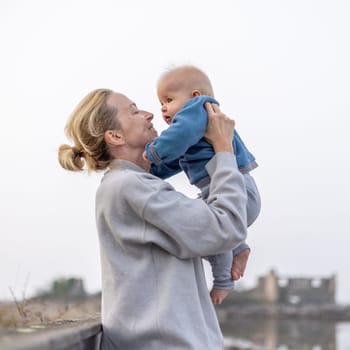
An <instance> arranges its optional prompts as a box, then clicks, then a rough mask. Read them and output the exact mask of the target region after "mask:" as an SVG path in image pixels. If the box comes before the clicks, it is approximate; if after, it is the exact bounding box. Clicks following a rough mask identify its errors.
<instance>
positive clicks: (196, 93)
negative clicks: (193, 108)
mask: <svg viewBox="0 0 350 350" xmlns="http://www.w3.org/2000/svg"><path fill="white" fill-rule="evenodd" d="M200 95H202V94H201V92H200V91H199V90H193V91H192V97H196V96H200Z"/></svg>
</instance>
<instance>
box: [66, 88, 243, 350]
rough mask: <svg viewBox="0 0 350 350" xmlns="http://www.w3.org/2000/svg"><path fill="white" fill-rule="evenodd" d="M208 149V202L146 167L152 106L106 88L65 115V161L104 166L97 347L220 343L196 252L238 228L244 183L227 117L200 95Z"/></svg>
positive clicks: (213, 247)
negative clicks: (210, 151) (100, 329)
mask: <svg viewBox="0 0 350 350" xmlns="http://www.w3.org/2000/svg"><path fill="white" fill-rule="evenodd" d="M206 108H207V110H208V114H209V118H208V120H209V121H208V127H207V132H206V135H205V137H206V139H207V140H208V141H209V142H210V143H211V144H212V145H213V148H214V150H215V152H216V155H215V156H214V157H213V159H211V160H210V161H209V162H208V164H207V166H206V168H207V171H208V173H209V175H210V176H211V185H210V193H209V197H208V200H207V203H205V202H204V201H202V200H200V199H190V198H187V197H186V196H184V195H183V194H181V193H179V192H177V191H175V190H174V188H173V187H172V186H171V185H170V184H168V183H167V182H165V181H163V180H161V179H159V178H157V177H155V176H154V175H152V174H150V173H149V163H148V162H147V160H145V159H144V158H143V157H142V154H143V152H144V149H145V145H146V143H148V142H151V141H152V140H153V139H154V138H155V137H156V136H157V132H156V131H155V129H154V128H153V124H152V119H153V115H152V114H151V113H149V112H146V111H143V110H139V109H138V108H137V106H136V104H135V103H133V102H132V101H131V100H130V99H129V98H127V97H126V96H124V95H122V94H120V93H115V92H113V91H110V90H102V89H101V90H95V91H93V92H91V93H90V94H89V95H87V96H86V97H85V98H84V99H83V100H82V101H81V103H80V104H79V105H78V107H77V109H76V110H75V111H74V112H73V114H72V116H71V117H70V119H69V121H68V123H67V125H66V134H67V136H68V138H70V139H71V140H72V141H73V143H74V146H73V147H71V146H68V145H62V146H61V147H60V150H59V161H60V164H61V165H62V166H63V167H64V168H66V169H68V170H74V171H78V170H82V169H84V167H86V168H87V169H88V170H105V169H106V170H108V171H107V172H106V173H105V174H104V176H103V178H102V181H101V184H100V186H99V188H98V190H97V194H96V222H97V229H98V234H99V242H100V249H101V265H102V325H103V336H102V344H101V349H103V350H106V349H122V350H128V349H130V350H136V349H140V350H143V349H145V350H162V349H165V350H172V349H179V350H180V349H181V350H183V349H198V350H199V349H201V350H202V349H211V350H216V349H220V350H222V349H223V339H222V334H221V331H220V328H219V324H218V321H217V318H216V314H215V310H214V308H213V305H212V303H211V300H210V296H209V292H208V288H207V285H206V280H205V276H204V271H203V266H202V261H201V256H208V255H214V254H217V253H220V252H223V251H227V250H231V249H233V248H235V247H236V246H237V245H238V244H240V243H241V242H242V241H243V240H244V239H245V236H246V195H245V193H246V191H245V188H244V182H243V179H242V175H241V174H240V173H239V171H238V170H237V165H236V161H235V158H234V157H233V156H232V153H233V149H232V135H233V128H234V122H233V121H232V120H230V119H229V118H227V117H226V116H225V115H224V114H222V113H221V112H220V110H219V108H218V106H216V105H211V104H206Z"/></svg>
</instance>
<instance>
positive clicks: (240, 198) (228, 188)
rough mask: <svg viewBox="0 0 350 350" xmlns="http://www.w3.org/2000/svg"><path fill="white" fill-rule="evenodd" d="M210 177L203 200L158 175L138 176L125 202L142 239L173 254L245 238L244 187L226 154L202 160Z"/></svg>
mask: <svg viewBox="0 0 350 350" xmlns="http://www.w3.org/2000/svg"><path fill="white" fill-rule="evenodd" d="M207 170H208V173H209V175H210V176H211V184H210V194H209V197H208V204H206V203H205V202H204V201H203V200H202V199H191V198H188V197H186V196H184V195H183V194H181V193H180V192H177V191H175V190H174V189H173V187H172V186H171V185H170V184H168V183H166V182H164V181H161V180H158V181H156V182H154V181H152V179H151V177H148V178H147V179H146V180H145V179H143V178H139V180H138V181H137V182H135V183H133V184H132V185H133V190H134V191H133V192H134V193H143V196H142V197H143V198H147V200H145V201H144V204H143V205H142V206H140V201H139V199H140V198H139V197H137V196H134V195H132V196H129V198H128V202H129V205H130V206H131V207H132V208H134V210H135V211H137V212H138V213H137V215H138V216H139V217H141V218H142V219H143V220H144V221H145V222H146V225H145V228H144V235H143V240H144V242H143V243H145V244H146V243H153V244H156V245H158V246H160V247H161V248H163V249H164V250H166V251H168V252H169V253H170V254H172V255H175V256H177V257H179V258H183V259H185V258H192V257H196V256H206V255H213V254H217V253H221V252H224V251H227V250H230V249H233V248H235V247H236V246H237V245H239V244H240V243H241V242H242V241H244V239H245V238H246V234H247V229H246V222H247V221H246V220H247V219H246V200H247V198H246V190H245V185H244V181H243V177H242V175H241V174H240V172H239V171H238V169H237V165H236V160H235V157H233V156H232V154H231V153H226V152H222V153H218V154H216V155H215V156H214V157H213V158H212V159H211V160H210V161H209V162H208V164H207Z"/></svg>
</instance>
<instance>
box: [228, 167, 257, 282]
mask: <svg viewBox="0 0 350 350" xmlns="http://www.w3.org/2000/svg"><path fill="white" fill-rule="evenodd" d="M243 176H244V181H245V185H246V189H247V198H248V200H247V226H250V225H251V224H252V223H253V222H254V221H255V220H256V218H257V217H258V215H259V213H260V208H261V201H260V194H259V191H258V188H257V186H256V184H255V181H254V179H253V177H252V176H251V175H250V174H249V173H245V174H243ZM232 254H233V262H232V268H231V276H232V279H233V280H234V281H237V280H239V279H240V278H241V277H243V275H244V271H245V268H246V266H247V262H248V258H249V254H250V248H249V246H248V245H247V244H246V243H242V244H240V245H239V246H238V247H237V248H235V249H234V250H233V251H232Z"/></svg>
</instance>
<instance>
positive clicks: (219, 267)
mask: <svg viewBox="0 0 350 350" xmlns="http://www.w3.org/2000/svg"><path fill="white" fill-rule="evenodd" d="M208 260H209V262H210V265H211V268H212V272H213V277H214V282H213V288H212V290H211V291H210V297H211V300H212V302H213V304H221V303H222V301H223V300H224V299H225V298H226V296H227V295H228V294H229V293H230V292H231V291H232V289H233V286H234V282H233V280H232V278H231V267H232V252H231V251H229V252H226V253H222V254H217V255H211V256H208Z"/></svg>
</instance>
